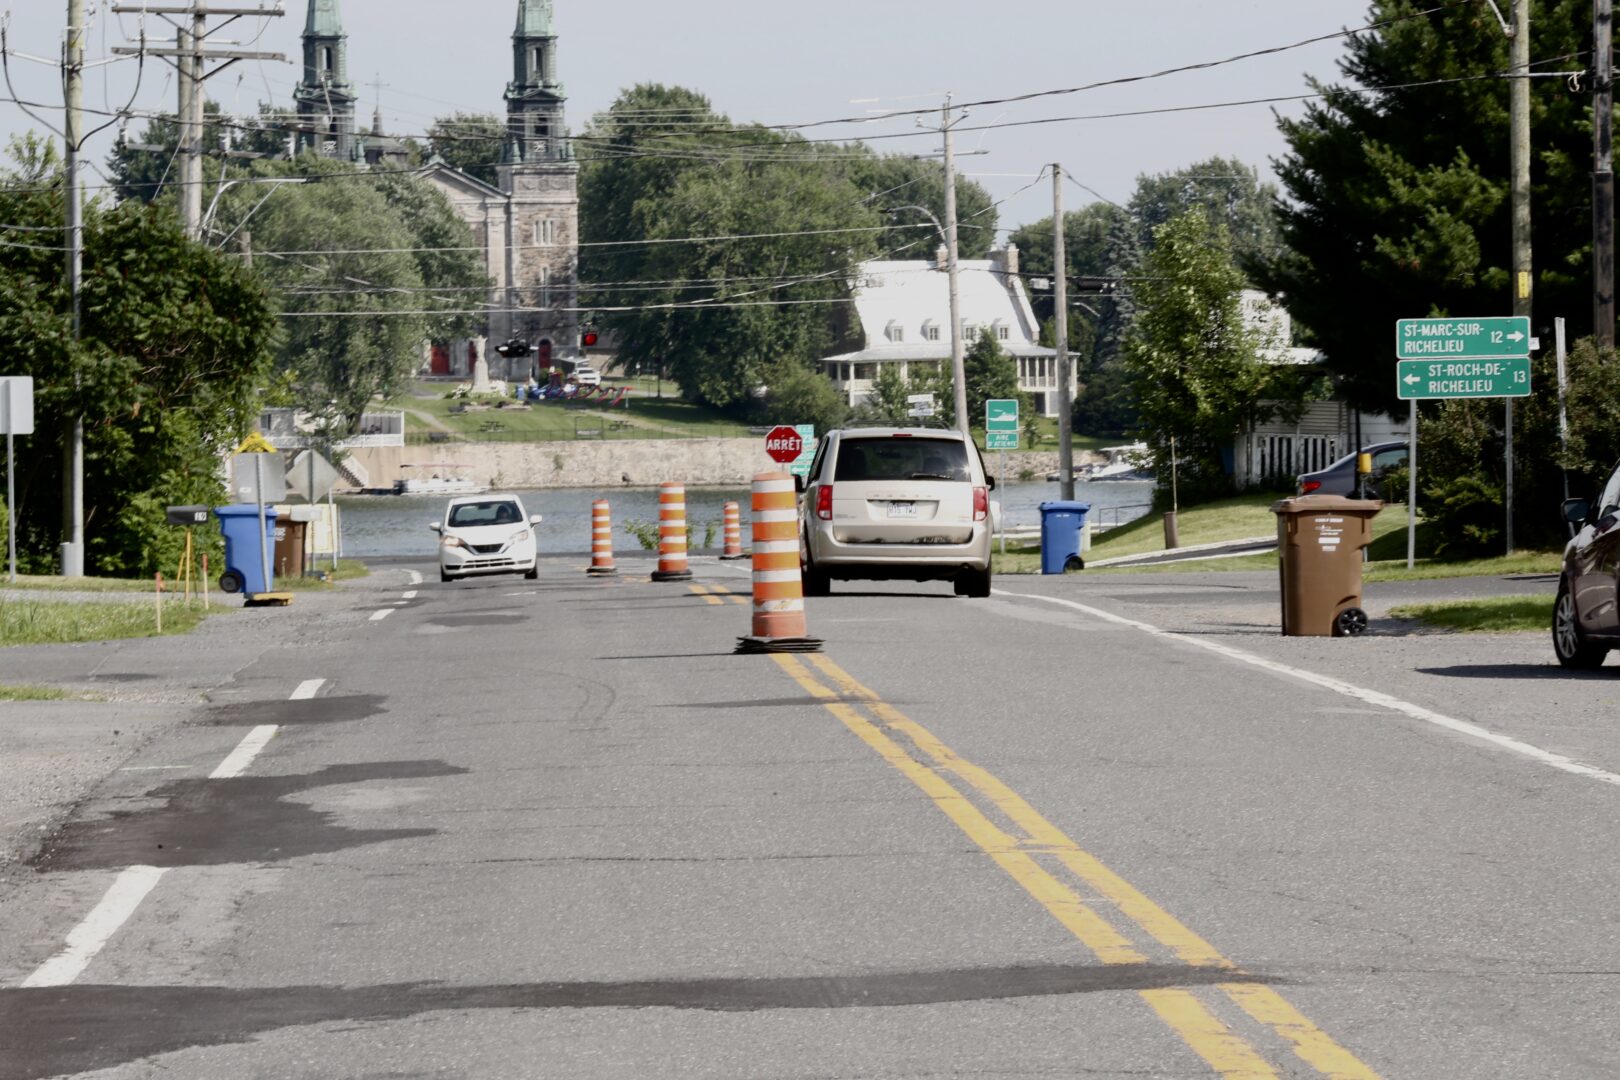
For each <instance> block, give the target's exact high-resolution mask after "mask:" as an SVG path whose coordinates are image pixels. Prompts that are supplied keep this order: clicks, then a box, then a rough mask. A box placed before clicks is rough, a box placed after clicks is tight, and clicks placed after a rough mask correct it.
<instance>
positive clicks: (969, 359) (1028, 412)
mask: <svg viewBox="0 0 1620 1080" xmlns="http://www.w3.org/2000/svg"><path fill="white" fill-rule="evenodd" d="M962 376H963V378H964V379H965V381H966V383H967V410H968V418H969V421H970V422H971V423H972V424H973V426H975V427H983V426H984V406H985V402H987V401H989V400H991V399H992V398H1016V399H1017V400H1018V403H1019V404H1018V408H1019V413H1020V415H1022V416H1024V417H1030V416H1032V414H1033V407H1032V405H1033V401H1032V399H1031V398H1030V397H1029V395H1028V394H1025V393H1023V392H1022V391H1021V390H1019V389H1018V361H1017V360H1015V359H1013V358H1012V357H1011V356H1009V355H1007V351H1006V350H1005V349H1003V348H1002V347H1001V342H999V341H997V340H996V337H995V335H994V334H992V333H991V332H990V331H989V330H988V329H985V328H981V329H980V330H979V336H978V339H977V340H975V341H974V342H973V344H972V345H970V346H969V347H968V350H967V352H966V353H964V354H963V356H962ZM953 401H954V397H953Z"/></svg>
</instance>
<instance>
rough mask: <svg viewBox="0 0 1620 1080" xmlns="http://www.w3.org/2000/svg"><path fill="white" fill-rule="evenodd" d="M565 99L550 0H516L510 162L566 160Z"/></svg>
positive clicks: (509, 89)
mask: <svg viewBox="0 0 1620 1080" xmlns="http://www.w3.org/2000/svg"><path fill="white" fill-rule="evenodd" d="M566 101H567V97H566V95H565V94H564V93H563V86H562V82H561V81H560V80H559V79H558V78H557V34H556V31H555V30H553V29H552V22H551V0H518V16H517V29H516V30H515V31H514V32H513V34H512V81H511V82H510V83H508V84H507V87H506V116H507V147H506V155H505V156H506V160H507V161H508V163H511V164H525V163H533V162H543V161H566V160H568V159H569V157H570V156H571V154H570V150H569V147H568V143H567V139H566V138H565V136H566V134H567V132H566V129H565V127H564V122H563V105H564V103H565V102H566Z"/></svg>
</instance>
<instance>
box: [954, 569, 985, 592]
mask: <svg viewBox="0 0 1620 1080" xmlns="http://www.w3.org/2000/svg"><path fill="white" fill-rule="evenodd" d="M953 584H954V586H955V588H956V595H957V596H966V597H971V598H972V599H975V600H983V599H984V598H985V597H987V596H989V595H990V568H989V567H988V566H986V567H985V568H984V569H983V570H963V571H962V572H961V573H960V574H957V575H956V581H955V582H953Z"/></svg>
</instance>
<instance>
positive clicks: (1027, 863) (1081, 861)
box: [713, 597, 1378, 1080]
mask: <svg viewBox="0 0 1620 1080" xmlns="http://www.w3.org/2000/svg"><path fill="white" fill-rule="evenodd" d="M713 599H714V600H715V602H723V601H720V600H719V599H718V597H716V598H713ZM772 659H773V660H775V661H776V663H777V664H778V665H780V666H781V668H782V670H783V671H785V672H786V673H787V674H788V675H789V676H790V677H791V678H792V679H793V680H794V681H795V682H797V683H798V684H799V685H800V686H801V687H803V688H804V689H805V691H807V692H808V693H809V694H810V695H811V696H812V697H814V698H815V699H817V700H818V701H820V702H821V703H822V705H823V706H824V707H825V708H826V709H827V711H828V712H830V713H832V715H833V716H835V717H837V718H838V719H839V720H840V721H842V722H843V724H844V725H845V726H846V727H847V728H849V730H850V731H852V732H853V733H854V734H855V735H856V736H858V737H859V738H860V739H861V741H862V742H864V743H866V744H867V745H868V746H870V747H871V748H872V749H873V750H875V751H877V753H878V754H879V755H880V756H881V757H882V758H883V760H885V761H887V762H888V763H889V764H890V765H892V766H894V767H895V768H896V769H897V770H899V771H900V772H901V773H902V774H904V775H905V776H906V777H907V778H908V779H909V780H911V782H912V783H914V784H916V785H917V787H918V788H920V789H921V790H922V792H923V793H924V794H926V795H927V796H928V797H929V798H930V799H932V800H933V802H934V805H935V806H937V807H939V809H940V811H941V812H943V813H944V814H945V816H946V817H948V818H950V819H951V821H952V822H954V823H955V824H956V826H957V827H958V828H959V829H961V830H962V832H964V833H965V834H967V836H968V837H969V838H970V839H971V840H972V841H973V842H974V843H975V844H977V845H978V846H979V847H980V848H982V849H983V850H984V852H985V854H987V855H988V856H989V857H990V858H991V859H992V860H993V861H994V862H995V863H996V865H997V866H999V867H1001V869H1002V870H1004V871H1006V873H1007V874H1008V875H1009V876H1010V877H1011V878H1012V879H1013V880H1014V881H1016V882H1018V884H1019V885H1021V886H1022V887H1023V888H1024V891H1026V892H1027V893H1029V895H1030V896H1031V897H1033V898H1034V899H1035V900H1036V902H1038V903H1039V904H1040V905H1041V906H1042V907H1043V908H1045V909H1046V911H1047V912H1048V913H1050V914H1051V915H1052V917H1053V918H1055V919H1056V920H1057V921H1058V922H1059V923H1061V924H1062V925H1063V926H1064V927H1066V928H1067V929H1068V930H1069V931H1070V932H1071V933H1072V934H1074V936H1075V937H1076V938H1078V939H1079V940H1080V942H1081V943H1082V944H1084V945H1085V946H1086V947H1087V948H1088V949H1090V950H1091V951H1092V953H1093V954H1095V955H1096V957H1097V958H1098V959H1099V960H1101V961H1102V962H1103V963H1105V964H1146V963H1149V962H1150V961H1149V957H1148V956H1147V955H1146V954H1145V953H1144V952H1142V951H1141V949H1140V948H1139V947H1138V944H1137V943H1136V942H1134V941H1133V940H1132V936H1131V935H1132V934H1133V933H1135V932H1136V931H1140V932H1141V933H1144V934H1146V935H1147V936H1148V937H1150V938H1152V939H1153V940H1154V941H1157V942H1158V943H1159V944H1160V945H1162V946H1163V947H1165V948H1166V949H1168V950H1169V951H1170V952H1171V953H1172V954H1173V955H1174V956H1175V957H1176V958H1177V959H1179V960H1180V961H1181V962H1182V963H1184V964H1187V965H1188V966H1190V967H1197V968H1205V969H1217V970H1224V971H1230V972H1232V974H1233V977H1234V981H1231V982H1218V983H1216V984H1215V987H1216V989H1217V990H1218V991H1219V992H1220V993H1221V994H1223V995H1224V996H1225V997H1226V999H1227V1000H1229V1001H1230V1002H1231V1003H1233V1004H1235V1005H1236V1006H1237V1007H1238V1008H1239V1009H1241V1010H1242V1011H1243V1013H1245V1014H1247V1016H1248V1017H1249V1018H1250V1019H1251V1020H1253V1021H1255V1022H1256V1023H1258V1024H1260V1025H1261V1026H1262V1027H1264V1028H1266V1029H1269V1030H1270V1031H1271V1032H1272V1033H1274V1034H1275V1035H1276V1036H1278V1037H1279V1038H1280V1040H1281V1042H1282V1043H1283V1044H1285V1045H1287V1046H1288V1047H1289V1048H1290V1049H1291V1050H1292V1051H1293V1053H1294V1054H1295V1056H1297V1057H1298V1058H1299V1059H1300V1060H1302V1061H1304V1062H1305V1063H1306V1064H1307V1065H1309V1066H1310V1067H1311V1068H1313V1069H1315V1070H1317V1071H1318V1072H1319V1073H1321V1074H1322V1075H1324V1076H1327V1077H1332V1078H1333V1080H1377V1075H1378V1074H1377V1073H1375V1072H1373V1070H1372V1069H1370V1068H1368V1067H1367V1065H1365V1064H1364V1063H1362V1062H1361V1061H1360V1060H1359V1059H1357V1058H1356V1057H1355V1055H1353V1054H1351V1053H1350V1052H1349V1051H1348V1050H1346V1049H1345V1048H1344V1047H1342V1046H1340V1045H1339V1044H1338V1043H1336V1042H1334V1041H1333V1039H1332V1038H1330V1037H1329V1036H1328V1035H1327V1034H1326V1033H1325V1032H1323V1031H1322V1030H1321V1029H1320V1028H1318V1027H1317V1026H1316V1025H1315V1024H1313V1023H1311V1021H1310V1020H1308V1019H1307V1018H1306V1017H1305V1016H1304V1014H1302V1013H1300V1012H1299V1011H1298V1010H1297V1009H1295V1008H1294V1006H1293V1005H1291V1004H1289V1002H1288V1001H1287V1000H1286V999H1285V998H1283V996H1282V995H1281V994H1279V993H1277V991H1275V990H1273V989H1272V988H1271V987H1269V986H1265V985H1262V984H1259V983H1256V982H1252V981H1237V980H1239V979H1240V978H1241V977H1242V976H1243V974H1244V973H1243V972H1242V971H1241V970H1240V969H1239V968H1238V967H1237V965H1236V964H1234V963H1233V962H1232V961H1230V960H1228V959H1227V958H1226V957H1224V956H1222V955H1221V954H1220V953H1219V952H1218V951H1217V950H1216V949H1215V947H1214V946H1213V945H1211V944H1210V943H1209V942H1207V941H1205V940H1204V939H1203V938H1201V937H1199V936H1198V935H1197V934H1195V933H1193V931H1192V930H1190V929H1188V928H1187V927H1186V926H1184V925H1183V924H1182V923H1181V922H1179V921H1178V920H1177V919H1176V918H1175V917H1174V916H1172V915H1171V914H1170V913H1169V912H1167V911H1165V910H1164V909H1163V908H1161V907H1160V906H1159V905H1158V904H1156V903H1154V902H1153V901H1152V900H1150V899H1148V898H1147V897H1146V896H1145V895H1143V894H1142V893H1141V892H1139V891H1138V890H1137V889H1136V888H1135V887H1134V886H1132V885H1131V884H1130V883H1129V882H1127V881H1126V880H1125V879H1124V878H1122V877H1120V876H1119V875H1118V874H1116V873H1114V872H1113V871H1112V870H1110V869H1109V868H1108V867H1106V866H1104V865H1103V864H1102V862H1100V861H1099V860H1098V859H1097V858H1096V857H1095V856H1093V855H1091V854H1089V853H1087V852H1086V851H1084V850H1082V849H1081V848H1080V846H1079V845H1078V844H1076V843H1075V842H1074V841H1073V840H1071V839H1070V838H1069V837H1068V836H1066V835H1065V834H1064V833H1063V831H1062V830H1061V829H1059V828H1058V827H1057V826H1056V825H1054V824H1052V823H1051V822H1050V821H1048V820H1047V819H1046V818H1045V817H1043V816H1042V815H1041V814H1040V813H1039V812H1037V811H1036V810H1035V808H1034V807H1033V806H1031V805H1030V804H1029V803H1028V802H1026V801H1024V799H1023V797H1022V796H1020V795H1019V794H1018V793H1017V792H1015V791H1013V790H1012V789H1011V788H1009V787H1008V786H1007V785H1006V784H1004V783H1002V782H1001V781H1000V780H999V779H997V778H996V777H995V776H993V775H991V774H990V773H989V772H987V771H986V770H984V769H983V768H980V767H979V766H977V765H975V764H973V763H972V762H970V761H967V760H965V759H963V758H961V757H959V756H958V755H957V754H956V753H955V752H954V751H952V750H951V748H950V747H948V746H946V745H945V744H944V743H942V742H940V741H939V739H937V738H936V737H935V736H934V735H933V733H932V732H930V731H929V730H928V729H927V728H925V727H923V726H922V725H921V724H919V723H917V722H916V721H915V720H912V719H911V718H910V717H908V716H906V715H905V714H904V713H902V712H900V710H898V709H896V708H895V707H894V706H892V705H890V704H888V703H887V702H885V701H883V700H882V699H881V698H879V697H878V695H877V694H875V693H873V692H872V691H871V690H869V689H867V688H866V687H865V686H862V685H861V684H860V683H858V682H856V681H855V679H854V678H853V677H852V676H851V675H850V674H849V673H848V672H846V671H844V670H843V669H842V668H840V667H839V666H838V665H837V664H835V663H833V662H832V661H831V660H829V659H827V658H826V657H824V656H819V655H811V656H806V657H805V658H804V660H800V659H799V658H797V657H793V656H786V655H776V656H773V657H772ZM806 661H807V662H808V664H809V665H811V666H813V667H814V669H815V670H814V671H812V670H811V667H807V666H806ZM851 702H857V703H858V704H859V707H857V706H856V705H855V704H851ZM863 710H864V712H863ZM981 805H982V806H983V807H985V808H984V809H981ZM987 810H989V811H990V812H993V813H996V814H997V815H998V816H1000V817H1001V818H1002V819H1003V820H1004V821H1005V822H1006V823H1007V824H1009V825H1010V826H1011V829H1010V830H1009V829H1008V828H1003V826H1002V825H998V824H997V823H996V822H995V821H994V820H992V818H991V816H990V813H987ZM1043 859H1045V860H1048V861H1055V862H1056V863H1057V864H1059V865H1060V866H1061V867H1063V869H1064V870H1066V871H1067V872H1068V874H1070V875H1073V877H1074V878H1077V879H1078V880H1079V881H1080V882H1083V883H1084V885H1085V886H1086V887H1087V889H1088V890H1089V891H1090V892H1091V893H1093V894H1095V897H1096V899H1095V900H1094V901H1093V902H1092V903H1088V902H1087V901H1086V900H1085V899H1082V897H1081V896H1080V894H1079V892H1077V891H1076V889H1075V887H1074V886H1073V885H1072V884H1070V883H1069V882H1068V881H1065V880H1063V878H1061V877H1060V876H1059V875H1058V874H1057V873H1054V872H1053V871H1052V870H1049V869H1048V868H1047V866H1046V865H1043V862H1042V860H1043ZM1094 904H1095V905H1096V906H1094ZM1097 907H1104V909H1105V910H1109V911H1112V912H1113V913H1114V914H1115V915H1116V916H1118V917H1119V920H1118V921H1119V922H1120V923H1121V924H1126V925H1127V929H1126V930H1125V931H1123V932H1122V931H1121V930H1120V929H1119V928H1118V927H1117V926H1116V924H1115V923H1114V922H1110V921H1109V919H1108V918H1105V917H1104V915H1103V914H1101V913H1099V911H1098V910H1097ZM1130 926H1134V927H1135V930H1134V931H1133V930H1131V929H1130V928H1129V927H1130ZM1138 940H1140V939H1139V938H1138ZM1138 993H1139V994H1140V995H1141V996H1142V999H1143V1000H1144V1001H1146V1002H1147V1003H1148V1005H1149V1006H1150V1007H1151V1008H1152V1009H1153V1011H1154V1012H1155V1013H1156V1014H1157V1015H1158V1016H1159V1018H1160V1019H1161V1020H1163V1021H1164V1022H1165V1023H1166V1024H1167V1025H1169V1026H1170V1028H1171V1029H1173V1030H1174V1031H1175V1032H1176V1034H1177V1035H1179V1036H1180V1037H1181V1039H1182V1041H1183V1042H1185V1043H1186V1044H1187V1046H1189V1047H1190V1048H1191V1049H1192V1050H1193V1051H1195V1052H1196V1053H1197V1054H1198V1055H1199V1056H1200V1057H1202V1058H1203V1059H1204V1061H1205V1062H1207V1063H1208V1064H1209V1066H1210V1067H1211V1068H1213V1069H1214V1070H1215V1071H1216V1072H1217V1073H1219V1074H1220V1075H1221V1076H1223V1077H1229V1078H1233V1080H1260V1078H1266V1077H1270V1078H1275V1077H1277V1075H1278V1073H1277V1070H1276V1069H1275V1068H1274V1067H1273V1066H1272V1064H1271V1063H1270V1062H1269V1061H1267V1060H1266V1058H1265V1057H1264V1056H1263V1055H1262V1053H1261V1052H1260V1051H1259V1050H1257V1049H1256V1048H1255V1047H1254V1046H1253V1045H1251V1043H1250V1042H1249V1041H1248V1040H1247V1039H1245V1038H1243V1037H1242V1036H1240V1035H1239V1034H1237V1033H1236V1032H1234V1031H1233V1030H1232V1029H1231V1028H1230V1027H1229V1026H1227V1024H1226V1023H1224V1022H1223V1021H1222V1020H1221V1019H1220V1017H1218V1016H1217V1015H1216V1013H1215V1012H1214V1011H1212V1009H1211V1008H1210V1007H1209V1006H1207V1005H1206V1004H1205V1001H1204V1000H1203V999H1202V998H1200V997H1199V996H1198V995H1197V994H1195V993H1194V992H1193V991H1192V990H1191V989H1184V988H1176V987H1171V988H1162V989H1148V990H1140V991H1138ZM1216 1000H1217V1003H1218V1001H1219V999H1218V998H1217V999H1216Z"/></svg>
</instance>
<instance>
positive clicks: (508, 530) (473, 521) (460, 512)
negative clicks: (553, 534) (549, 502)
mask: <svg viewBox="0 0 1620 1080" xmlns="http://www.w3.org/2000/svg"><path fill="white" fill-rule="evenodd" d="M540 520H541V519H540V515H539V514H535V515H533V516H532V517H531V516H529V515H528V514H525V513H524V512H523V502H522V501H521V500H520V499H519V498H518V497H517V496H516V495H476V496H469V497H467V498H462V499H451V500H450V503H449V505H448V506H446V507H445V510H444V520H443V521H435V522H433V523H432V524H431V525H429V526H428V528H430V529H432V530H433V531H434V532H436V533H438V534H439V580H440V581H455V580H456V579H457V578H466V577H474V576H477V575H480V574H522V575H523V576H524V577H526V578H528V579H529V580H530V581H533V580H534V579H535V578H537V577H539V576H540V549H539V544H538V542H537V541H536V540H535V536H534V527H535V526H536V525H538V524H540Z"/></svg>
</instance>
